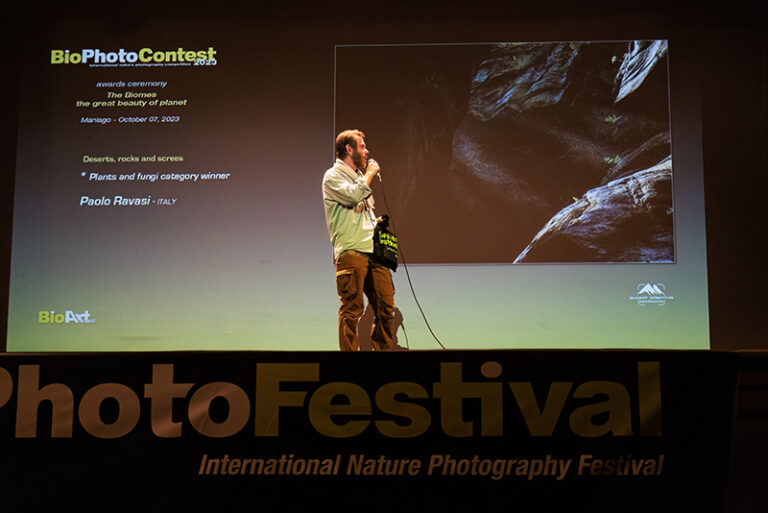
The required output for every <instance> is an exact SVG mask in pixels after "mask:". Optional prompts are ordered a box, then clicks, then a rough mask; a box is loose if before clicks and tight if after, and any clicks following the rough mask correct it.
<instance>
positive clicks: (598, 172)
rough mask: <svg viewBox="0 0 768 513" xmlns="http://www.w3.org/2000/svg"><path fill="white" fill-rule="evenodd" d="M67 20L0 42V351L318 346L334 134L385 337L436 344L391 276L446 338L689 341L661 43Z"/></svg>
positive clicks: (577, 344)
mask: <svg viewBox="0 0 768 513" xmlns="http://www.w3.org/2000/svg"><path fill="white" fill-rule="evenodd" d="M81 29H82V27H79V26H78V25H72V26H69V25H67V24H62V25H61V26H60V27H58V28H57V31H55V32H54V33H52V34H49V35H48V36H47V37H48V39H46V40H38V41H35V42H34V44H31V45H29V46H27V50H26V52H25V55H24V56H23V59H22V69H21V72H22V76H21V77H20V79H21V83H22V88H21V90H22V98H21V104H20V109H19V111H20V118H19V129H18V130H19V131H18V153H17V162H16V170H17V173H16V194H15V206H14V209H15V210H14V230H13V247H12V269H11V280H10V283H11V286H10V301H9V303H10V307H9V318H8V319H9V322H8V343H7V346H8V350H9V351H80V350H82V351H146V350H206V349H210V350H230V349H231V350H285V351H303V350H328V351H333V350H336V349H337V347H338V342H337V311H338V305H339V299H338V295H337V291H336V286H335V269H334V267H333V262H332V248H331V245H330V241H329V236H328V231H327V228H326V225H325V219H324V215H323V204H322V194H321V187H320V184H321V179H322V176H323V173H324V172H325V170H326V169H327V168H328V167H330V166H331V164H332V163H333V140H334V136H335V134H336V133H337V132H338V131H340V130H342V129H347V128H356V129H361V130H363V131H364V132H365V133H366V135H367V138H366V143H367V145H368V147H369V149H370V150H371V152H372V156H373V157H374V158H376V160H377V161H378V162H379V163H380V164H381V167H382V177H383V182H381V183H379V182H378V181H376V182H375V183H374V185H373V194H374V197H375V199H376V213H377V215H381V214H384V213H388V214H390V215H391V217H392V219H393V221H394V231H395V232H396V233H397V235H398V237H399V239H400V247H401V249H402V251H403V256H404V257H405V261H406V263H407V264H408V270H409V275H410V278H411V283H410V284H409V282H408V279H407V277H406V275H405V272H404V271H403V268H402V266H401V267H400V269H398V271H397V272H396V273H394V275H393V278H394V282H395V288H396V303H397V309H398V312H397V318H398V333H397V337H398V343H399V344H400V345H402V346H406V345H407V346H408V347H410V348H411V349H416V350H418V349H436V348H438V345H437V343H436V342H435V340H434V339H433V338H432V337H431V335H430V333H429V331H428V329H427V327H426V326H425V323H424V322H423V320H422V318H421V313H420V309H419V306H418V305H417V303H416V300H415V299H414V297H413V295H412V294H411V292H410V286H411V284H412V285H413V287H414V289H415V291H416V293H417V294H418V300H419V303H420V304H421V306H422V308H423V310H424V311H425V313H426V314H427V315H428V318H429V322H430V325H431V326H432V328H433V329H434V331H435V332H436V333H437V334H439V335H440V338H441V341H442V343H443V344H444V345H445V347H446V348H448V349H486V348H595V347H598V348H599V347H606V348H608V347H612V348H623V347H627V348H645V347H647V348H670V349H672V348H708V345H709V341H708V335H707V331H708V327H707V297H706V261H705V257H704V224H703V222H704V221H703V199H702V192H701V191H702V185H701V170H700V161H699V160H698V159H699V156H700V153H701V148H700V141H699V140H698V139H696V138H693V139H691V138H690V137H681V138H680V140H683V141H684V142H685V144H681V142H680V140H679V139H678V136H679V135H680V134H683V135H686V134H690V133H696V132H695V131H690V130H684V129H683V126H684V125H686V124H691V123H693V124H694V126H695V123H697V119H698V118H697V113H696V112H695V111H692V110H691V109H690V106H688V107H686V106H685V105H684V102H681V101H678V98H676V96H675V94H670V91H674V87H673V84H671V81H670V76H674V73H670V71H669V70H670V69H671V67H674V64H673V61H670V56H671V55H673V52H674V48H673V47H671V46H670V45H669V44H668V42H667V41H665V40H652V41H630V40H627V41H617V42H579V41H570V40H567V39H566V38H564V42H551V43H524V42H523V43H474V42H472V43H469V42H464V43H450V44H429V45H426V44H418V45H417V44H410V43H409V41H400V42H398V44H369V43H370V42H371V41H369V40H358V39H354V40H350V39H349V38H348V37H347V38H345V39H344V40H343V41H340V40H339V39H338V37H339V36H338V34H336V33H334V31H333V30H331V29H330V28H329V29H321V28H316V27H314V28H313V29H312V30H307V29H306V27H302V26H301V25H296V26H281V27H273V26H267V24H260V25H254V24H253V23H249V22H247V21H229V22H204V21H194V22H193V21H187V22H184V23H179V24H178V25H176V26H174V27H167V26H166V27H162V30H161V27H159V25H158V24H154V23H151V22H147V24H146V25H142V26H141V27H131V28H130V29H127V30H124V31H118V32H114V31H111V30H110V27H106V26H105V27H100V28H98V29H97V28H96V27H91V26H89V27H88V30H81ZM374 32H375V29H372V32H369V34H368V36H367V37H374V36H373V35H372V34H374ZM359 37H360V38H362V35H361V36H359ZM378 37H379V39H383V38H385V37H386V34H380V35H379V36H378ZM478 37H479V36H478ZM445 40H446V41H450V35H449V31H447V32H446V36H445ZM676 105H682V106H678V107H676ZM401 264H402V261H401ZM367 322H368V324H366V320H365V319H364V320H363V322H362V323H361V330H362V331H365V330H367V329H370V321H367ZM366 326H367V327H366ZM361 337H362V338H363V339H365V338H366V333H362V332H361Z"/></svg>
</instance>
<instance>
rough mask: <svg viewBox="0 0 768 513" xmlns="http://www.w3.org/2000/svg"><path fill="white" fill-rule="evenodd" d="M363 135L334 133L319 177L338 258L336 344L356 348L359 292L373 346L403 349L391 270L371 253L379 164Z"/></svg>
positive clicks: (348, 348)
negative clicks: (332, 153)
mask: <svg viewBox="0 0 768 513" xmlns="http://www.w3.org/2000/svg"><path fill="white" fill-rule="evenodd" d="M368 154H369V152H368V149H367V148H366V146H365V134H364V133H363V132H361V131H360V130H345V131H344V132H341V133H340V134H339V135H338V136H337V137H336V162H335V163H334V164H333V167H331V168H330V169H329V170H328V171H326V172H325V175H324V176H323V203H324V204H325V221H326V223H327V225H328V233H329V234H330V236H331V244H332V245H333V258H334V261H335V263H336V288H337V290H338V293H339V298H340V299H341V307H340V308H339V346H340V348H341V350H342V351H357V350H358V349H359V348H360V341H359V339H358V337H357V323H358V321H359V320H360V317H362V315H363V307H364V302H363V294H365V295H366V296H367V297H368V303H369V304H370V305H371V307H372V308H373V312H374V319H373V329H372V333H371V341H372V342H373V349H374V350H376V351H388V350H398V349H402V348H401V347H400V346H398V345H397V343H396V342H395V287H394V285H393V284H392V275H391V274H390V272H389V269H387V268H386V267H384V266H383V265H381V264H379V263H378V262H376V261H375V259H374V257H373V230H374V228H375V227H376V217H375V216H374V214H373V197H372V196H371V181H373V177H374V176H376V175H377V174H378V173H379V165H378V163H376V162H375V161H373V160H369V159H368Z"/></svg>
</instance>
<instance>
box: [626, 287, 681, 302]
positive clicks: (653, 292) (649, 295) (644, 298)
mask: <svg viewBox="0 0 768 513" xmlns="http://www.w3.org/2000/svg"><path fill="white" fill-rule="evenodd" d="M629 299H630V301H635V302H636V303H637V304H638V305H640V306H645V305H657V306H663V305H665V304H666V303H667V301H671V300H672V299H675V298H674V296H669V295H667V287H666V285H664V284H663V283H651V282H646V283H638V284H637V288H636V292H635V295H634V296H629Z"/></svg>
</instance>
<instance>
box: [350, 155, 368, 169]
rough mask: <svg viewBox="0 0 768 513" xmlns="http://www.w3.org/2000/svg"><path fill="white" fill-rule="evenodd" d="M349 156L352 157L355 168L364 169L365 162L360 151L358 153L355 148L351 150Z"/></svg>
mask: <svg viewBox="0 0 768 513" xmlns="http://www.w3.org/2000/svg"><path fill="white" fill-rule="evenodd" d="M351 157H352V162H354V164H355V167H357V169H359V170H360V171H363V170H365V167H366V162H365V158H364V157H363V154H362V153H360V152H359V151H357V150H352V155H351Z"/></svg>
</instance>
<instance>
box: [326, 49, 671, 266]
mask: <svg viewBox="0 0 768 513" xmlns="http://www.w3.org/2000/svg"><path fill="white" fill-rule="evenodd" d="M667 51H668V45H667V41H664V40H650V41H619V42H553V43H499V44H460V45H403V46H340V47H337V48H336V128H337V130H341V129H345V128H358V129H361V130H363V131H364V132H365V133H366V135H367V144H368V147H369V148H370V150H371V156H372V157H374V158H376V159H377V160H378V161H379V162H380V164H381V167H382V176H383V177H384V182H383V183H381V184H376V186H375V188H374V194H375V196H376V200H377V214H381V213H385V212H387V213H389V214H390V215H391V216H392V218H393V220H394V223H395V230H396V231H397V235H398V237H399V238H400V243H401V248H402V250H403V253H404V256H405V258H406V259H407V262H408V263H570V262H573V263H583V262H619V263H628V262H638V263H667V262H674V259H675V245H674V231H673V228H674V222H673V217H674V205H673V194H672V169H673V166H672V154H671V132H670V124H669V108H670V107H669V84H668V67H667ZM383 195H386V200H387V203H386V205H385V204H384V202H383V198H382V196H383Z"/></svg>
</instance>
